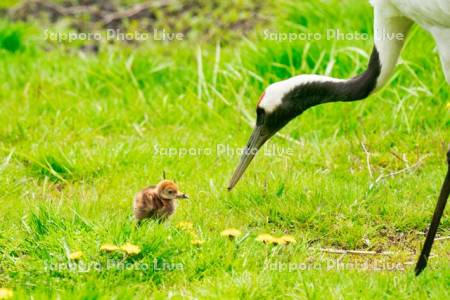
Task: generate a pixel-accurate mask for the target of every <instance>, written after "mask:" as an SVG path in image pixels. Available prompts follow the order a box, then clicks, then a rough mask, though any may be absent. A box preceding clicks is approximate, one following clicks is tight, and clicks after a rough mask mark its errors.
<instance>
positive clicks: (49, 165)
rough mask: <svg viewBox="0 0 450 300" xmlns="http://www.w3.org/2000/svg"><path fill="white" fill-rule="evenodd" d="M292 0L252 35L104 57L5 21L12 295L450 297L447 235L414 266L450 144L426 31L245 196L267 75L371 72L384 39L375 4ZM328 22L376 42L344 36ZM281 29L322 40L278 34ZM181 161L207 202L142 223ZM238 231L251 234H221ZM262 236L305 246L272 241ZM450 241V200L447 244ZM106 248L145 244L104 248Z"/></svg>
mask: <svg viewBox="0 0 450 300" xmlns="http://www.w3.org/2000/svg"><path fill="white" fill-rule="evenodd" d="M279 3H280V2H277V3H275V2H273V1H267V2H266V3H265V6H266V8H265V10H264V11H263V14H264V13H265V14H266V18H264V22H261V23H259V24H258V25H256V26H255V28H254V29H253V30H252V31H251V32H250V33H249V34H248V35H247V37H246V38H242V39H240V40H232V41H228V42H227V43H223V44H219V43H216V42H211V41H203V40H202V41H197V40H195V39H186V40H184V41H174V42H171V43H164V42H161V41H150V42H148V43H143V44H142V45H140V46H137V45H125V44H111V45H107V44H106V43H103V44H102V45H101V46H100V50H99V52H98V53H92V52H86V51H79V50H78V48H76V47H75V46H74V45H72V44H70V43H63V44H58V43H56V42H50V41H46V40H43V39H42V36H43V32H44V30H45V28H43V27H40V26H39V25H38V24H35V23H18V22H10V21H0V120H1V126H0V191H1V192H0V207H1V209H0V218H1V222H0V287H7V288H10V289H12V290H13V291H14V297H17V298H31V297H32V298H33V299H46V298H49V297H52V298H58V297H59V298H61V299H103V298H104V299H110V298H115V299H126V298H145V297H148V298H157V299H165V298H174V299H183V298H200V299H214V298H216V299H235V298H244V299H247V298H251V299H262V298H268V299H285V298H294V299H297V298H298V299H305V298H308V299H310V298H313V299H321V298H325V299H327V298H335V299H344V298H368V299H379V298H386V299H387V298H389V299H391V298H392V299H425V298H434V299H448V298H449V296H450V264H449V258H450V243H449V242H448V241H449V240H448V239H442V240H439V241H436V242H435V245H434V248H433V252H432V255H433V257H432V259H431V260H430V262H429V266H428V268H427V269H426V270H425V272H424V273H423V274H422V275H421V276H420V277H418V278H416V277H415V276H414V274H413V268H414V263H415V261H416V258H417V256H418V252H419V251H420V247H421V245H422V243H423V240H424V235H423V233H424V232H425V231H426V229H427V227H428V225H429V221H430V219H431V215H432V211H433V209H434V206H435V203H436V200H437V196H438V192H439V188H440V185H441V183H442V181H443V178H444V175H445V172H446V164H445V153H446V150H447V145H448V143H449V141H450V134H449V132H450V131H449V130H450V106H449V103H450V97H449V87H448V85H447V84H446V82H445V80H444V75H443V73H442V70H441V68H440V63H439V60H438V56H437V54H436V53H435V51H434V48H435V44H434V41H433V39H432V38H431V36H430V35H429V34H428V33H427V32H425V31H424V30H422V29H420V28H418V27H414V28H413V30H412V31H411V34H410V36H409V37H408V41H407V43H406V47H405V49H404V51H403V53H402V59H401V61H400V63H399V66H398V68H397V69H396V72H395V74H394V76H393V78H392V80H391V82H390V84H389V85H388V86H387V87H386V88H384V89H383V90H382V91H380V92H378V93H377V94H375V95H373V96H371V97H369V98H368V99H367V100H364V101H360V102H354V103H329V104H325V105H322V106H317V107H314V108H312V109H310V110H308V111H307V112H305V113H304V114H303V115H302V116H301V117H299V118H297V119H295V120H294V121H292V122H291V123H290V124H289V125H288V126H287V127H286V128H284V129H283V130H282V132H281V133H282V136H279V137H276V138H274V139H272V140H271V141H270V142H269V143H268V145H267V146H266V148H265V149H266V150H265V153H264V152H261V153H259V155H258V156H257V157H256V158H255V160H254V162H253V163H252V165H251V166H250V167H249V170H248V171H247V172H246V174H245V175H244V177H243V178H242V179H241V181H240V182H239V184H238V185H237V187H236V188H235V189H234V190H233V191H232V192H228V191H227V190H226V186H227V183H228V180H229V178H230V176H231V173H232V171H233V170H234V167H235V166H236V164H237V162H238V160H239V153H238V151H237V150H238V149H239V148H241V147H243V146H244V145H245V143H246V142H247V139H248V136H249V134H250V132H251V126H250V125H249V124H252V123H253V122H254V117H255V107H256V103H257V101H258V98H259V96H260V94H261V93H262V91H263V89H264V87H265V86H267V85H268V84H270V83H272V82H275V81H278V80H281V79H285V78H287V77H290V76H292V75H295V74H308V73H317V74H328V75H331V76H335V77H340V78H347V77H350V76H354V75H355V74H358V73H360V72H362V71H363V70H364V68H365V66H366V64H367V62H368V57H369V55H370V51H371V48H372V46H373V43H372V41H371V39H372V17H373V16H372V10H371V7H370V5H369V4H368V3H365V2H364V3H362V2H361V1H356V0H351V1H344V3H342V2H341V1H337V0H333V1H323V2H322V1H311V2H310V1H287V0H285V1H282V2H281V4H282V5H281V4H279ZM327 28H335V29H339V30H340V31H342V32H351V33H353V32H357V33H365V34H367V36H368V40H339V39H333V38H331V39H326V38H325V37H326V34H327ZM276 32H286V33H287V32H297V33H298V32H315V33H320V34H321V35H322V38H320V39H303V40H296V41H291V42H289V41H276V40H273V39H272V40H271V39H267V34H268V33H276ZM186 151H187V152H188V153H186ZM163 172H164V173H165V174H166V177H167V178H170V179H175V180H176V181H177V183H178V184H179V186H180V188H181V190H182V191H184V192H186V193H187V194H189V196H190V199H189V200H186V201H182V202H181V203H180V205H179V207H178V210H177V212H176V214H175V215H174V216H173V218H172V219H171V220H170V221H169V222H167V223H164V224H158V223H153V222H146V223H145V224H143V226H141V227H139V228H136V227H135V226H134V223H133V219H132V215H131V212H132V210H131V205H132V199H133V196H134V194H135V192H137V191H138V190H139V189H141V188H143V187H145V186H147V185H149V184H154V183H157V182H158V181H159V180H160V179H162V177H163ZM179 222H192V224H193V230H194V231H195V234H196V236H197V239H201V240H202V241H204V243H203V244H202V245H193V244H192V243H191V242H192V239H193V236H192V234H190V233H189V232H186V230H182V229H179V228H178V227H177V226H176V224H177V223H179ZM231 227H233V228H238V229H239V230H241V232H242V235H241V236H240V237H239V238H237V239H236V240H233V241H230V240H227V239H226V238H224V237H222V236H220V232H221V231H222V230H224V229H226V228H231ZM262 233H270V234H273V235H276V236H280V235H282V234H289V235H292V236H294V237H295V238H296V240H297V243H296V244H290V245H286V246H282V245H280V246H273V245H264V244H263V243H261V242H258V241H256V240H255V238H256V236H257V235H259V234H262ZM449 235H450V219H449V213H448V209H447V211H446V213H445V214H444V216H443V219H442V222H441V226H440V230H439V232H438V236H439V237H448V236H449ZM107 243H108V244H116V245H122V244H125V243H132V244H135V245H138V246H139V247H140V248H141V249H142V251H141V253H140V254H138V255H136V256H124V255H123V254H120V253H113V254H105V253H101V252H100V250H99V249H100V246H101V245H102V244H107ZM324 248H332V249H348V250H364V251H377V252H392V253H391V254H389V255H381V254H379V255H368V254H366V255H351V254H347V255H341V254H332V253H328V252H323V251H321V249H322V250H323V249H324ZM75 251H82V252H83V256H82V258H81V259H80V260H79V261H78V262H75V261H73V260H72V261H71V260H70V259H69V256H70V254H71V253H73V252H75Z"/></svg>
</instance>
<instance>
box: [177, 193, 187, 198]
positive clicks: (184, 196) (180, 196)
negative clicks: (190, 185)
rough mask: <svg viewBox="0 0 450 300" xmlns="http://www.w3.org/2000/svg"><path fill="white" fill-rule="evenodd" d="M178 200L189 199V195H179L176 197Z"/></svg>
mask: <svg viewBox="0 0 450 300" xmlns="http://www.w3.org/2000/svg"><path fill="white" fill-rule="evenodd" d="M176 198H177V199H189V196H188V195H186V194H185V193H181V192H180V193H178V194H177V195H176Z"/></svg>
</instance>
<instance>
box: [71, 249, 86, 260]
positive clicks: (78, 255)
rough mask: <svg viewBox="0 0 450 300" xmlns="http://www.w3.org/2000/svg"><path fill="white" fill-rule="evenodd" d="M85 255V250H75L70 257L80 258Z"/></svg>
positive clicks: (73, 258) (72, 258)
mask: <svg viewBox="0 0 450 300" xmlns="http://www.w3.org/2000/svg"><path fill="white" fill-rule="evenodd" d="M82 257H83V252H81V251H75V252H72V253H70V255H69V259H70V260H80V259H81V258H82Z"/></svg>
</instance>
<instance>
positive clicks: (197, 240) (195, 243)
mask: <svg viewBox="0 0 450 300" xmlns="http://www.w3.org/2000/svg"><path fill="white" fill-rule="evenodd" d="M204 243H205V241H204V240H199V239H196V240H192V241H191V244H192V245H195V246H200V245H203V244H204Z"/></svg>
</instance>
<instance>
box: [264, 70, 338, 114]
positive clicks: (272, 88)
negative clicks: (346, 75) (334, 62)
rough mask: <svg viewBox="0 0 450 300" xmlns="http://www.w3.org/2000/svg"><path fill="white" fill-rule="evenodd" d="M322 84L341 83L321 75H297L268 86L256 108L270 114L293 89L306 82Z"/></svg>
mask: <svg viewBox="0 0 450 300" xmlns="http://www.w3.org/2000/svg"><path fill="white" fill-rule="evenodd" d="M318 81H320V82H324V81H342V80H341V79H336V78H332V77H328V76H322V75H297V76H294V77H291V78H289V79H286V80H283V81H279V82H275V83H272V84H271V85H269V86H268V87H267V88H266V90H265V92H264V96H263V97H262V99H261V101H260V102H259V104H258V106H259V107H261V108H263V109H264V110H265V111H266V112H268V113H269V112H272V111H274V110H275V108H277V106H278V105H280V104H281V100H282V99H283V96H284V95H285V94H287V93H289V92H290V91H291V90H292V89H293V88H295V87H296V86H299V85H303V84H306V83H308V82H318Z"/></svg>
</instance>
